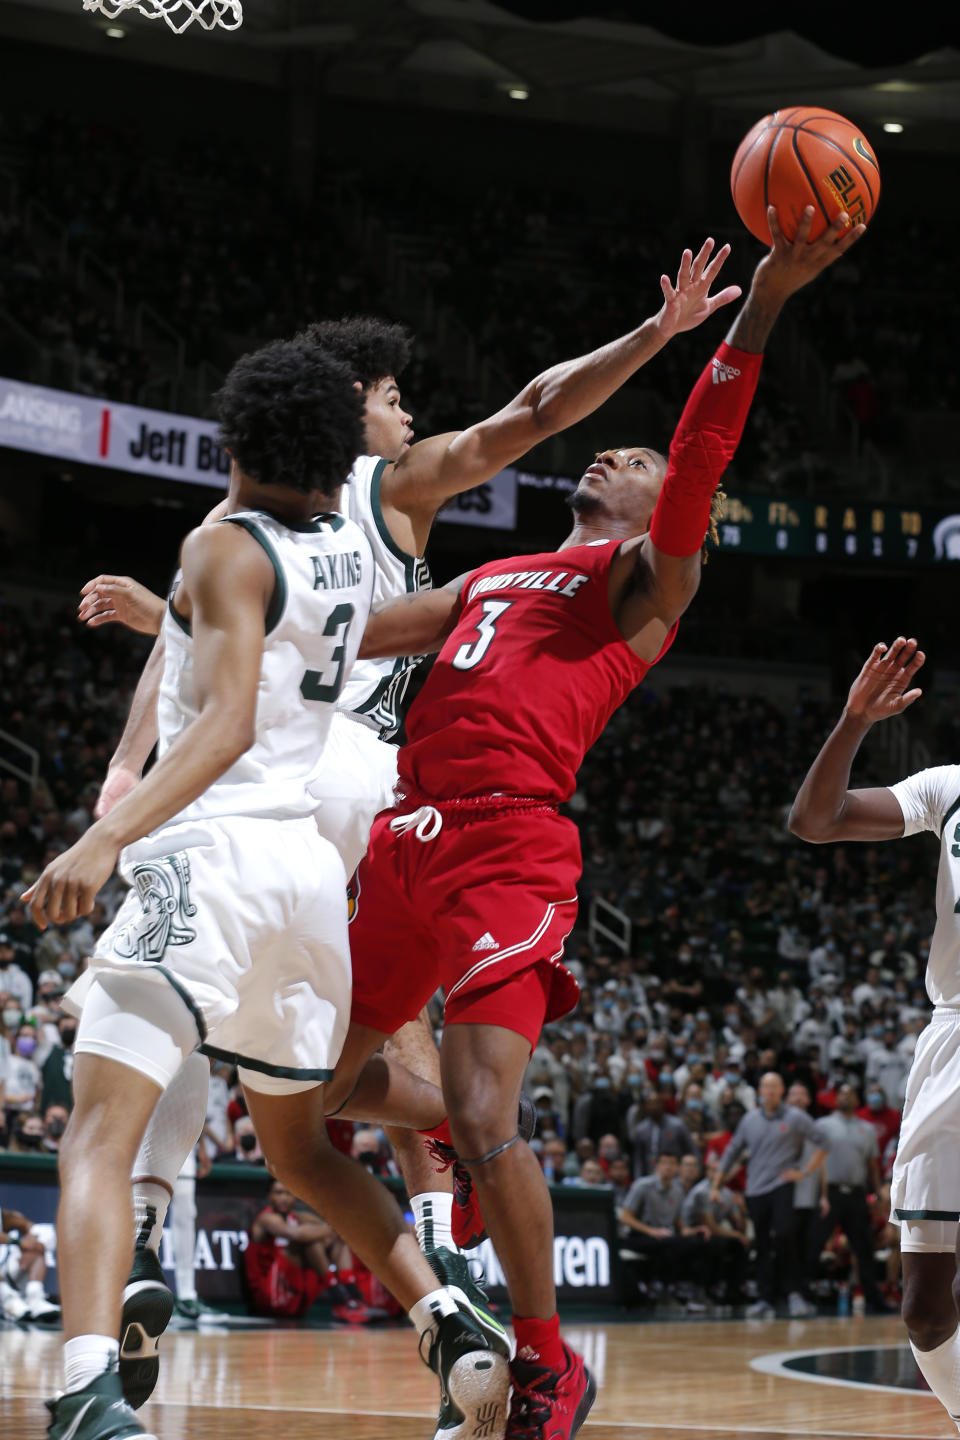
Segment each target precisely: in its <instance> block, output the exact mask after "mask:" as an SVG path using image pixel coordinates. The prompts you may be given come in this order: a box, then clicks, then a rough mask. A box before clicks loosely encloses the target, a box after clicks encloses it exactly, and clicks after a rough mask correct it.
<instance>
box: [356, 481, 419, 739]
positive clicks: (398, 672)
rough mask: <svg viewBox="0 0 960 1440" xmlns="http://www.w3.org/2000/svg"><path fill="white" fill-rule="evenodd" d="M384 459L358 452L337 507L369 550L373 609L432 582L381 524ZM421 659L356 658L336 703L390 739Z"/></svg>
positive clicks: (413, 657)
mask: <svg viewBox="0 0 960 1440" xmlns="http://www.w3.org/2000/svg"><path fill="white" fill-rule="evenodd" d="M388 463H389V462H388V461H386V460H382V459H380V458H379V457H378V456H376V455H360V456H358V457H357V460H356V462H355V463H354V466H353V469H352V470H351V471H350V481H349V484H347V485H344V487H343V490H342V491H341V492H340V494H341V498H340V509H341V510H342V512H343V514H344V515H347V516H349V518H350V519H351V520H353V521H354V522H355V523H356V524H357V525H359V526H360V529H361V530H362V531H363V533H364V534H365V535H366V537H367V539H368V540H369V541H370V545H371V548H372V550H373V560H374V565H375V566H376V576H375V579H374V587H373V604H374V608H375V609H376V608H377V607H379V606H381V605H384V604H386V603H387V601H389V600H396V599H398V598H399V597H400V596H401V595H408V594H411V593H412V592H413V591H415V590H429V589H431V588H432V583H433V582H432V581H431V579H430V571H429V569H428V568H427V562H426V560H424V559H423V558H422V557H421V558H417V557H415V556H413V555H407V554H405V553H404V551H402V550H401V549H400V547H399V546H398V545H397V544H396V543H395V541H394V539H393V537H392V536H391V534H390V532H389V530H388V529H387V527H386V525H385V523H384V519H383V510H382V508H381V505H380V478H381V476H382V474H383V472H384V470H385V469H386V467H387V465H388ZM422 658H423V657H422V656H419V655H417V656H407V657H401V658H399V659H397V660H358V661H357V663H356V665H355V666H354V667H353V670H352V671H351V674H350V678H349V680H348V681H347V683H346V685H345V686H344V687H343V693H342V695H341V696H340V702H339V703H340V708H341V709H343V710H351V711H353V713H354V714H355V715H357V716H360V717H361V718H363V719H364V720H366V721H368V722H369V723H370V724H371V725H373V726H376V728H377V729H378V730H379V731H380V733H381V736H382V738H383V739H385V740H387V739H389V738H390V737H391V736H392V735H393V734H394V733H395V732H396V731H397V729H398V728H399V726H400V724H401V722H402V719H403V715H404V711H405V709H406V704H407V699H408V692H410V691H411V687H412V685H413V676H414V670H415V669H416V666H417V665H418V664H419V662H420V660H421V659H422ZM409 698H411V699H412V693H411V694H410V696H409Z"/></svg>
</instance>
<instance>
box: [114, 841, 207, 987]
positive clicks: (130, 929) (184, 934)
mask: <svg viewBox="0 0 960 1440" xmlns="http://www.w3.org/2000/svg"><path fill="white" fill-rule="evenodd" d="M133 884H134V887H135V888H136V891H137V894H138V895H139V897H140V906H141V908H142V910H143V914H142V915H140V916H139V917H138V918H137V919H136V920H134V921H133V922H132V923H131V924H130V925H125V926H124V928H123V929H122V930H121V931H120V932H119V934H118V935H117V938H116V941H115V944H114V949H115V951H116V953H117V954H118V955H122V956H123V957H124V959H128V960H153V961H156V960H162V959H163V955H164V951H165V950H166V948H167V946H168V945H189V943H190V941H191V940H195V939H196V938H197V932H196V931H195V930H191V928H190V926H189V925H188V924H187V920H188V919H189V918H190V917H191V916H193V915H196V913H197V907H196V905H191V904H190V861H189V860H188V859H187V856H186V854H185V853H184V851H182V850H181V851H180V852H179V853H178V854H176V855H165V856H164V857H163V859H162V860H160V861H155V862H153V863H151V864H144V865H137V866H135V867H134V871H133Z"/></svg>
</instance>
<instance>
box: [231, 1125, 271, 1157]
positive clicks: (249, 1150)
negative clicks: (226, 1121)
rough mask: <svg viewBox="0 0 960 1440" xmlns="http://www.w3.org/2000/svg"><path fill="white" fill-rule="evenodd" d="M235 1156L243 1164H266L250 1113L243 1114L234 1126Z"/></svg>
mask: <svg viewBox="0 0 960 1440" xmlns="http://www.w3.org/2000/svg"><path fill="white" fill-rule="evenodd" d="M233 1143H234V1146H235V1149H234V1154H233V1158H234V1159H235V1160H238V1161H239V1162H240V1163H241V1164H243V1165H265V1164H266V1161H265V1159H264V1157H263V1151H262V1150H261V1149H260V1142H259V1140H258V1139H257V1132H256V1130H254V1128H253V1121H252V1120H251V1119H250V1116H249V1115H241V1116H240V1117H239V1119H238V1120H237V1123H236V1124H235V1125H234V1127H233Z"/></svg>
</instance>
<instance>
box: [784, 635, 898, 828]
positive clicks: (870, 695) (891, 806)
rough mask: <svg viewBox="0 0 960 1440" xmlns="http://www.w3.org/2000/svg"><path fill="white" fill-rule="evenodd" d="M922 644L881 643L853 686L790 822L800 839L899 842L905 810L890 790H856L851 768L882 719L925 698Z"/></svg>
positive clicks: (810, 770)
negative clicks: (917, 682) (919, 676)
mask: <svg viewBox="0 0 960 1440" xmlns="http://www.w3.org/2000/svg"><path fill="white" fill-rule="evenodd" d="M925 658H926V657H925V655H924V653H923V651H922V650H919V649H918V648H917V642H916V640H913V639H910V640H907V639H904V637H903V636H902V635H901V636H899V637H898V639H896V640H895V641H894V642H893V644H892V645H890V646H887V645H885V644H882V643H881V644H879V645H875V646H874V647H873V650H872V651H871V653H870V656H869V658H868V659H867V661H866V664H865V665H864V667H863V669H862V670H861V671H860V674H859V675H858V676H857V678H856V680H854V682H853V684H852V685H851V686H850V693H849V695H848V696H847V703H846V705H845V706H844V710H843V714H842V715H841V717H840V720H839V723H838V724H837V726H836V728H835V729H834V730H833V732H832V734H830V735H829V736H828V737H827V739H826V741H825V742H824V745H823V748H822V749H821V751H820V754H819V755H818V756H817V758H816V760H814V762H813V764H812V765H811V766H810V769H809V770H808V772H807V775H806V777H805V779H804V782H803V784H802V785H801V786H800V789H799V791H798V792H797V798H796V799H795V800H794V802H793V805H792V807H791V810H790V816H789V819H788V821H787V824H788V825H789V827H790V829H791V830H792V831H793V833H794V835H797V836H799V837H800V839H801V840H810V841H812V842H813V843H814V844H818V845H821V844H825V843H826V842H828V841H831V840H896V839H898V838H899V837H900V836H901V835H902V834H903V829H904V824H903V811H902V809H901V808H900V802H899V801H898V800H897V797H896V796H895V795H894V794H893V792H892V791H890V790H887V789H886V788H885V787H877V788H874V789H869V790H851V789H849V785H850V768H851V766H852V765H853V759H854V756H855V755H856V753H857V751H858V750H859V748H860V744H861V742H862V740H863V737H864V736H865V735H866V733H867V731H868V730H869V729H870V727H871V726H872V725H875V724H876V723H877V722H878V721H879V720H888V719H890V717H891V716H893V715H902V714H903V712H904V710H906V709H907V707H908V706H909V705H912V704H913V702H914V701H915V700H918V699H919V698H920V695H921V693H922V692H921V690H920V688H919V686H913V683H912V682H913V678H914V676H915V675H916V673H917V671H918V670H919V669H920V667H921V665H922V664H923V662H924V660H925Z"/></svg>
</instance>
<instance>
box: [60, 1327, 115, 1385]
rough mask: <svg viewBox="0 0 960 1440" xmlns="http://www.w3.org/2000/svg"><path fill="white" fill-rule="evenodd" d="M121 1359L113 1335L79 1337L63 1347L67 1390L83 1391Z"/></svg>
mask: <svg viewBox="0 0 960 1440" xmlns="http://www.w3.org/2000/svg"><path fill="white" fill-rule="evenodd" d="M119 1358H120V1342H119V1340H117V1339H116V1337H115V1336H113V1335H78V1336H77V1337H76V1339H75V1340H68V1341H67V1343H66V1344H65V1345H64V1347H63V1380H64V1385H65V1386H66V1388H67V1390H68V1391H70V1390H82V1389H83V1387H84V1385H89V1383H90V1381H91V1380H96V1378H97V1376H98V1375H102V1374H103V1373H104V1371H105V1370H108V1369H109V1368H110V1365H111V1364H112V1363H113V1362H115V1361H116V1360H118V1359H119Z"/></svg>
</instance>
